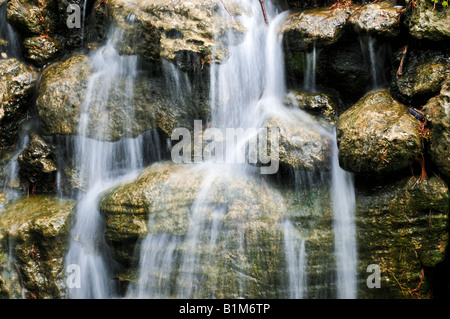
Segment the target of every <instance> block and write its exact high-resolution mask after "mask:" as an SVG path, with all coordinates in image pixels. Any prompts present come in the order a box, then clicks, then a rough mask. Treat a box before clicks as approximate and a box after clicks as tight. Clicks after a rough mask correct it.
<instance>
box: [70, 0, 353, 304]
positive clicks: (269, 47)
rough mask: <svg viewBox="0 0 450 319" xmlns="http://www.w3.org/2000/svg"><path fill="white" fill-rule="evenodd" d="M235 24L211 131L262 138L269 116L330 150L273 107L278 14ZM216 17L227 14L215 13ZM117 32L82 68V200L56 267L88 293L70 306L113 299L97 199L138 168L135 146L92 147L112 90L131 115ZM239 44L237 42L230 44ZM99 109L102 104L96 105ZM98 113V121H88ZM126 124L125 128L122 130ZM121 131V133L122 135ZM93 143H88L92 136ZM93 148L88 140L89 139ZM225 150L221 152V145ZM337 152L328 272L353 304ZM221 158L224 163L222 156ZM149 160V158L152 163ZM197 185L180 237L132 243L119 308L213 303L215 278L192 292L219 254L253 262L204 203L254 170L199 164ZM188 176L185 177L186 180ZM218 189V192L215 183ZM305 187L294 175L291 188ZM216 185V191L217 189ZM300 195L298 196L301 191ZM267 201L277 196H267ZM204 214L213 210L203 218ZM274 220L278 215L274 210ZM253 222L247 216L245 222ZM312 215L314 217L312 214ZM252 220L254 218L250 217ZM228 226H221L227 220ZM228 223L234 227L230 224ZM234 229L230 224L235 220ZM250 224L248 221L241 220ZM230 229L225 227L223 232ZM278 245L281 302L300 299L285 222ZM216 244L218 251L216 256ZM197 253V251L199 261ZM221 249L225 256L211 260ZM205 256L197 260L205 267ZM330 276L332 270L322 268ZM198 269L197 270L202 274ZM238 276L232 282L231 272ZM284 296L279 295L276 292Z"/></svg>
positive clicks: (300, 250)
mask: <svg viewBox="0 0 450 319" xmlns="http://www.w3.org/2000/svg"><path fill="white" fill-rule="evenodd" d="M240 6H241V7H242V8H243V9H244V12H245V13H244V14H243V15H241V16H239V17H238V19H239V21H240V23H241V24H242V25H243V26H244V27H245V29H246V33H245V35H244V37H243V39H242V40H241V41H238V40H237V39H234V37H236V36H237V35H236V34H234V33H232V32H229V34H228V37H229V39H228V40H227V41H226V42H227V43H239V44H238V45H234V46H229V48H228V49H229V58H228V60H227V61H226V62H224V63H221V64H217V65H212V66H211V90H210V102H211V109H212V116H211V117H212V121H211V126H213V127H216V128H220V129H225V128H242V129H248V128H262V127H263V126H264V125H265V123H266V122H267V121H268V120H269V119H270V117H271V116H274V115H277V116H281V117H283V118H286V119H290V120H291V121H297V122H296V123H297V125H305V126H307V127H310V128H311V129H314V130H317V132H319V134H321V135H322V136H323V137H324V138H328V139H330V140H331V141H332V143H333V144H334V145H335V144H336V140H335V136H334V134H333V133H332V128H327V127H324V126H323V125H321V123H319V122H316V121H315V120H314V119H312V118H311V117H310V116H308V115H307V114H306V113H304V112H303V111H301V110H298V109H295V110H294V109H289V108H287V107H286V106H284V104H283V102H282V101H283V98H284V97H285V96H286V86H285V82H284V76H285V75H284V65H283V61H284V58H283V50H282V45H281V41H282V37H281V33H280V32H279V31H280V27H281V25H282V23H283V22H284V21H285V19H286V16H287V13H279V12H277V10H276V8H275V6H274V5H272V3H270V2H268V1H266V12H267V17H268V20H269V24H268V25H267V24H266V23H265V21H264V17H263V15H262V13H261V7H260V3H259V2H258V1H251V0H246V1H241V2H240ZM218 14H221V15H223V16H227V15H228V13H227V12H225V10H224V11H223V12H219V13H218ZM121 36H122V34H121V32H120V31H118V30H115V29H113V30H112V31H111V33H110V34H109V37H108V42H107V43H106V44H105V46H104V47H102V48H100V49H99V50H98V51H96V53H94V54H92V55H91V57H90V59H91V63H92V64H93V68H94V73H93V75H92V76H91V78H90V81H89V84H88V93H87V96H86V98H85V101H84V104H83V109H82V112H81V115H80V122H79V134H78V136H77V137H76V140H75V142H74V145H75V150H76V154H77V157H76V161H77V163H76V166H77V168H78V171H79V175H80V178H81V179H83V181H84V185H85V186H84V190H83V191H80V192H79V194H78V195H77V197H78V198H77V200H78V205H77V212H76V217H75V223H74V226H73V228H72V235H71V241H70V247H69V252H68V254H67V258H66V265H67V266H68V265H71V264H76V265H79V266H80V268H81V270H82V272H81V274H82V278H81V282H83V283H89V284H88V285H83V286H82V287H81V289H72V290H71V294H70V297H72V298H108V297H115V296H117V288H116V287H115V286H114V284H113V282H112V280H111V277H112V273H113V268H114V262H113V260H112V259H111V258H110V256H108V254H107V250H106V249H104V247H106V243H105V239H104V237H103V235H102V234H103V228H104V223H102V219H101V216H100V213H99V211H98V208H97V207H98V201H99V196H100V194H101V193H102V192H103V191H105V190H106V189H108V188H111V187H112V186H114V185H116V184H118V183H120V182H123V181H125V180H127V179H130V178H132V177H133V176H136V173H137V172H138V171H139V170H140V169H142V168H143V167H144V165H145V163H144V161H143V143H144V139H143V138H142V137H141V136H140V137H137V138H127V137H124V138H122V139H121V140H119V141H116V142H108V141H104V140H102V139H103V138H102V137H103V136H105V134H106V136H107V135H108V129H109V128H108V124H107V123H108V112H107V111H106V110H107V102H108V99H109V98H110V92H111V90H113V89H117V88H118V87H119V86H120V89H121V90H124V91H125V92H126V94H125V95H126V96H128V97H130V99H129V100H127V101H125V102H124V108H126V110H125V114H131V113H132V112H133V100H132V98H131V97H132V96H133V83H134V81H135V80H136V76H137V72H138V60H137V57H136V56H120V55H119V54H118V53H117V51H116V50H115V49H114V45H113V43H114V41H116V40H118V39H120V37H121ZM240 37H241V36H240ZM315 60H316V52H315V49H314V51H313V52H312V56H311V61H310V64H311V70H310V75H309V76H310V79H309V80H308V83H312V84H311V87H308V89H310V90H313V91H315V80H314V79H315ZM174 68H175V67H174V66H173V65H172V64H170V63H169V62H167V61H165V62H163V70H164V75H165V79H166V81H167V82H168V83H174V85H172V86H171V87H172V88H173V94H176V95H179V96H183V92H184V90H188V91H189V90H191V88H190V85H189V82H188V80H187V78H186V77H185V76H184V74H183V73H180V71H178V70H174ZM100 101H104V103H101V102H100ZM99 110H100V112H98V111H99ZM98 114H101V116H102V118H100V119H99V118H95V121H96V123H102V124H101V125H97V126H96V128H95V130H94V136H92V134H93V133H92V128H91V124H92V123H91V121H93V117H98V116H99V115H98ZM125 122H127V121H125ZM130 124H131V123H126V125H130ZM95 134H98V135H97V136H95ZM88 136H90V137H94V138H90V137H88ZM227 142H230V141H225V142H224V143H225V144H227ZM239 147H243V146H240V145H239V144H238V146H236V147H235V148H234V149H232V150H229V149H227V151H229V152H231V153H232V155H235V153H237V152H240V151H242V149H239ZM336 150H337V148H336V147H335V149H334V152H333V160H332V163H331V167H332V169H331V173H332V180H331V184H330V185H329V187H330V190H331V198H332V204H331V206H332V209H333V213H334V240H335V255H336V267H337V271H336V274H337V283H336V285H337V297H339V298H355V297H356V290H355V282H356V278H355V273H356V270H355V267H356V249H355V236H354V232H355V231H354V225H353V209H354V191H353V184H352V180H351V176H350V175H349V174H347V173H346V172H344V171H343V170H342V169H340V168H339V165H338V161H337V152H336ZM227 156H230V154H227ZM158 159H160V158H158V151H157V150H155V158H154V160H155V161H157V160H158ZM196 170H197V172H199V174H200V173H201V174H202V176H203V178H202V180H201V183H200V186H199V190H198V193H197V195H196V197H195V199H194V200H193V203H192V206H191V207H190V215H189V216H190V223H189V226H188V228H187V230H186V233H185V234H184V235H183V236H174V235H171V234H169V233H153V232H151V231H150V232H149V234H148V235H147V237H146V238H145V239H144V240H143V241H142V242H141V245H140V251H139V252H138V256H139V265H138V274H137V275H138V278H137V281H136V283H135V284H130V286H129V288H128V291H127V293H126V296H127V297H129V298H135V297H137V298H167V297H177V298H199V297H205V296H207V297H212V298H214V297H220V294H219V295H217V289H216V287H218V285H220V284H221V283H220V278H219V277H216V278H214V279H213V280H211V281H209V282H208V285H206V284H204V283H200V282H199V280H198V278H199V276H200V275H199V274H200V273H201V272H208V269H210V268H208V267H209V266H211V265H214V263H216V262H217V261H216V258H215V256H216V255H217V254H219V253H222V254H224V253H225V254H227V249H228V248H229V249H230V254H231V250H233V251H234V252H237V255H239V256H238V257H234V258H237V259H241V260H244V261H245V260H246V259H250V258H253V257H254V256H250V255H248V250H247V247H246V246H245V237H246V236H248V234H246V233H245V232H244V230H241V229H239V224H237V225H235V226H236V227H235V228H236V230H235V231H234V232H233V235H231V234H230V233H229V232H230V230H229V227H230V226H229V225H228V226H227V227H228V229H227V227H225V225H224V223H225V220H226V216H228V215H227V214H228V208H227V207H226V206H223V205H218V204H217V203H216V202H215V201H214V200H212V198H216V197H217V196H218V194H219V195H220V196H222V197H225V198H227V197H228V196H229V195H230V194H228V193H227V192H228V191H227V189H229V187H230V186H229V185H228V184H227V182H226V180H227V178H234V177H236V176H239V178H243V179H247V180H253V179H256V178H258V170H256V169H255V167H254V166H253V165H249V164H245V163H244V164H240V165H234V164H229V163H222V164H221V163H219V164H218V163H213V162H211V161H205V162H203V163H201V164H200V165H198V168H197V169H196ZM194 172H195V170H194ZM223 180H225V182H223ZM305 180H307V178H305V176H304V175H302V174H299V176H298V183H300V184H304V181H305ZM224 183H225V184H224ZM302 187H308V185H306V184H304V185H302ZM271 196H274V197H273V198H275V197H276V196H278V195H277V194H273V195H271ZM211 207H213V208H211ZM281 210H282V209H281ZM248 213H249V214H250V213H253V212H248ZM317 214H320V212H317ZM256 215H257V217H261V216H260V215H259V212H256ZM228 218H230V217H228ZM233 218H235V217H233ZM237 220H239V216H238V217H237ZM155 222H156V221H155V220H153V219H152V218H149V222H148V223H149V224H148V229H152V227H153V226H154V223H155ZM247 222H250V223H252V222H253V223H255V224H256V223H258V219H255V220H254V221H253V220H247ZM233 227H234V226H233ZM276 227H278V229H279V230H280V232H282V233H283V234H284V235H283V236H284V237H283V242H284V251H285V259H286V270H285V271H283V270H280V272H285V273H286V274H287V282H288V283H287V284H286V286H287V288H286V289H285V290H287V293H286V296H284V295H283V297H289V298H308V297H312V296H308V293H307V290H308V284H309V280H308V270H307V265H308V256H309V251H308V243H307V238H306V237H303V236H302V235H301V233H300V232H298V229H297V228H296V226H295V225H294V224H293V222H292V221H291V220H289V218H288V217H287V216H285V217H283V218H281V222H280V224H279V225H276ZM219 243H220V245H222V246H220V247H219ZM198 247H201V251H199V249H198ZM221 249H224V250H225V251H222V252H220V251H219V252H218V250H221ZM205 256H206V257H205ZM330 267H332V268H333V266H332V265H330ZM205 269H206V270H205ZM238 273H239V272H238ZM236 281H237V283H236V287H237V288H236V291H233V293H232V294H233V296H235V297H245V296H246V295H247V291H246V290H247V289H248V288H247V287H248V282H252V281H254V278H251V276H249V275H248V274H246V273H245V272H240V275H239V278H237V279H236ZM283 291H284V290H283Z"/></svg>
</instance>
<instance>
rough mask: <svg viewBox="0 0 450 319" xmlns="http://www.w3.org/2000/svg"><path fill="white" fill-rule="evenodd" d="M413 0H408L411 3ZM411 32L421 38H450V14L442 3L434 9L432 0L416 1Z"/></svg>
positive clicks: (411, 18)
mask: <svg viewBox="0 0 450 319" xmlns="http://www.w3.org/2000/svg"><path fill="white" fill-rule="evenodd" d="M410 1H411V0H408V1H407V3H409V2H410ZM409 33H410V34H411V35H412V36H413V37H414V38H416V39H419V40H432V41H441V40H447V41H448V40H449V39H450V16H449V15H448V12H447V10H445V9H443V8H442V6H441V5H440V4H437V5H436V9H434V10H433V3H432V2H431V1H426V0H419V1H416V8H415V9H414V10H413V11H412V14H411V17H410V20H409Z"/></svg>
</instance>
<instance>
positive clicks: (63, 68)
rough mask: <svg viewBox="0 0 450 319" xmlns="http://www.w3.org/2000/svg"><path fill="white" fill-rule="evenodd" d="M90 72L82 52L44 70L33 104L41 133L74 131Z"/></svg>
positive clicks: (63, 133)
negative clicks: (37, 94)
mask: <svg viewBox="0 0 450 319" xmlns="http://www.w3.org/2000/svg"><path fill="white" fill-rule="evenodd" d="M91 72H92V70H91V66H90V63H89V59H88V58H87V57H86V56H84V55H75V56H73V57H71V58H69V59H67V60H66V61H64V62H62V63H59V64H57V65H54V66H51V67H50V68H48V69H46V70H44V71H43V73H42V78H41V82H40V86H39V97H38V99H37V101H36V107H37V110H38V113H39V119H40V124H41V130H42V133H43V134H44V135H53V134H61V135H68V134H76V130H77V127H78V116H79V114H78V113H79V112H80V109H81V105H82V103H83V100H84V98H85V94H86V88H87V82H88V76H89V75H90V74H91Z"/></svg>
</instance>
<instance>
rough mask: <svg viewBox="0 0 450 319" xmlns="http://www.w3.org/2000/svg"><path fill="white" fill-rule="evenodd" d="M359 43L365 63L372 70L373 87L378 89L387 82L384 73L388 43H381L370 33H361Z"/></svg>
mask: <svg viewBox="0 0 450 319" xmlns="http://www.w3.org/2000/svg"><path fill="white" fill-rule="evenodd" d="M359 44H360V47H361V52H362V55H363V58H364V60H365V63H366V65H367V66H368V68H369V70H370V75H371V81H372V83H371V89H377V88H379V87H380V86H382V85H384V84H385V82H386V78H385V75H384V59H385V55H386V53H387V52H386V51H387V50H386V45H385V44H383V45H379V44H378V43H377V40H376V38H374V37H373V36H371V35H370V34H367V35H365V34H362V35H360V36H359Z"/></svg>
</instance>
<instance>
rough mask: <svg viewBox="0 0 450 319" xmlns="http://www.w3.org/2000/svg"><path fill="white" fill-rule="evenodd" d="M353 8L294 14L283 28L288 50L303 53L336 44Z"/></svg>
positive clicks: (313, 10) (321, 9)
mask: <svg viewBox="0 0 450 319" xmlns="http://www.w3.org/2000/svg"><path fill="white" fill-rule="evenodd" d="M355 9H356V7H355V6H347V7H343V8H337V9H333V8H330V7H325V8H318V9H309V10H304V11H300V12H295V13H292V14H291V15H290V17H288V19H287V20H286V23H285V25H284V27H283V39H284V41H285V45H286V46H287V47H288V48H289V50H293V51H304V50H309V49H311V48H312V46H313V44H314V43H315V44H316V45H317V46H319V47H322V46H327V45H330V44H333V43H336V42H337V41H338V40H339V39H340V37H341V36H342V35H343V31H344V28H345V26H346V24H347V22H348V19H349V18H350V16H351V15H352V13H353V12H354V10H355Z"/></svg>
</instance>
